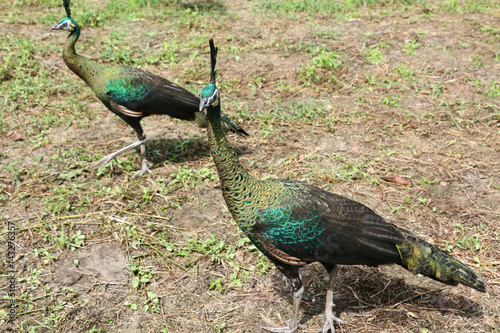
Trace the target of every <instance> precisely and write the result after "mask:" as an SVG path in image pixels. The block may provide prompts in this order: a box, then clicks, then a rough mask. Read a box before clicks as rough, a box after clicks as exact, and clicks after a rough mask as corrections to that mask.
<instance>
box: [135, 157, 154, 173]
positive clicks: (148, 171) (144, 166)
mask: <svg viewBox="0 0 500 333" xmlns="http://www.w3.org/2000/svg"><path fill="white" fill-rule="evenodd" d="M146 172H147V173H152V171H151V170H149V168H148V165H147V161H146V160H142V168H141V170H137V171H135V172H134V174H136V175H137V177H142V176H144V174H145V173H146Z"/></svg>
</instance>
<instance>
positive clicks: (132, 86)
mask: <svg viewBox="0 0 500 333" xmlns="http://www.w3.org/2000/svg"><path fill="white" fill-rule="evenodd" d="M150 93H151V90H150V89H149V88H148V87H147V86H145V85H144V84H142V83H141V82H140V80H128V79H126V78H120V79H116V80H109V81H108V82H106V94H107V95H108V97H109V98H110V99H112V100H114V101H134V100H143V101H144V100H146V99H147V97H148V95H149V94H150Z"/></svg>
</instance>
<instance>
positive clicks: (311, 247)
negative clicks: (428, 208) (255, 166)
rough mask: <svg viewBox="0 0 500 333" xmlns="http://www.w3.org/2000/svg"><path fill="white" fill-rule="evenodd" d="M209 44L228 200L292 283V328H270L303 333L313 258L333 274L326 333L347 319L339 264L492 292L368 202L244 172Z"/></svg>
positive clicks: (205, 105)
mask: <svg viewBox="0 0 500 333" xmlns="http://www.w3.org/2000/svg"><path fill="white" fill-rule="evenodd" d="M210 47H211V58H212V73H211V82H210V84H209V85H208V86H207V87H206V88H204V89H203V90H202V92H201V101H200V110H203V109H206V110H207V119H208V137H209V142H210V149H211V154H212V157H213V159H214V162H215V165H216V168H217V171H218V174H219V178H220V182H221V188H222V194H223V197H224V200H225V202H226V204H227V206H228V208H229V211H230V212H231V214H232V216H233V218H234V220H235V221H236V223H237V224H238V225H239V226H240V227H241V229H242V230H243V231H244V232H245V234H246V235H247V236H248V238H249V239H250V240H251V241H252V243H253V244H255V246H256V247H257V248H258V249H259V250H260V251H262V252H263V253H264V254H265V255H266V256H267V257H268V258H269V259H270V260H271V261H272V262H273V263H274V264H275V265H276V266H277V268H278V269H279V270H280V271H282V272H283V273H284V274H285V275H286V276H287V277H288V278H289V279H290V280H291V282H292V288H293V295H294V314H293V319H292V321H291V322H290V323H289V327H285V328H278V329H269V330H275V331H282V332H294V331H296V330H297V328H298V312H299V303H300V299H301V296H302V293H303V290H304V289H303V286H302V283H301V281H300V278H299V273H298V270H299V267H300V266H302V265H305V264H308V263H311V262H314V261H319V262H320V263H322V264H323V265H324V266H325V268H326V269H327V271H328V272H329V274H330V282H329V288H328V292H327V301H326V308H325V325H324V327H323V332H324V333H327V332H328V331H329V330H331V331H332V332H334V331H335V330H334V324H333V322H334V321H338V322H340V320H339V319H338V318H335V317H334V316H333V312H332V307H333V288H334V282H335V277H336V272H337V265H339V264H343V265H357V264H364V265H372V266H375V265H380V264H390V263H395V264H399V265H401V266H403V267H404V268H406V269H408V270H409V271H411V272H413V273H420V274H424V275H426V276H428V277H430V278H432V279H435V280H438V281H441V282H443V283H446V284H451V285H457V284H458V283H462V284H464V285H466V286H469V287H471V288H474V289H477V290H479V291H485V285H484V282H483V280H482V279H481V277H479V276H478V275H477V274H476V273H475V272H474V271H473V270H471V269H470V268H469V267H467V266H466V265H464V264H463V263H461V262H460V261H458V260H457V259H455V258H453V257H452V256H450V255H448V254H446V253H445V252H443V251H442V250H440V249H439V248H437V247H435V246H433V245H431V244H429V243H427V242H425V241H423V240H421V239H419V238H417V237H416V236H414V235H412V234H411V233H410V232H409V231H407V230H405V229H402V228H399V227H397V226H395V225H393V224H391V223H389V222H388V221H386V220H385V219H384V218H382V217H380V216H378V215H377V214H375V212H374V211H373V210H371V209H370V208H368V207H366V206H365V205H363V204H361V203H358V202H356V201H353V200H350V199H347V198H344V197H342V196H340V195H337V194H333V193H330V192H327V191H324V190H322V189H319V188H317V187H314V186H312V185H308V184H305V183H301V182H297V181H291V180H278V179H276V180H265V181H263V180H259V179H257V178H255V177H253V176H251V175H250V174H249V173H248V172H247V171H246V170H245V169H243V167H242V166H241V164H240V163H239V160H238V157H237V156H236V154H235V152H234V151H233V149H232V147H231V145H230V144H229V142H228V141H227V139H226V137H225V135H224V132H223V131H222V128H221V125H220V108H221V107H220V101H219V93H218V91H217V87H216V85H215V69H214V68H215V62H216V54H217V49H216V48H215V47H214V45H213V41H212V40H210Z"/></svg>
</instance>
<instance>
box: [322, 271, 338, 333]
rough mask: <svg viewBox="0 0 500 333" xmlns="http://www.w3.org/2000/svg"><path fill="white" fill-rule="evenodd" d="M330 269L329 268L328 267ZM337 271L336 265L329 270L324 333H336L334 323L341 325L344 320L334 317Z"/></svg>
mask: <svg viewBox="0 0 500 333" xmlns="http://www.w3.org/2000/svg"><path fill="white" fill-rule="evenodd" d="M327 269H328V267H327ZM337 270H338V266H337V265H334V266H333V267H332V268H331V269H328V273H329V275H330V277H329V279H328V291H327V292H326V304H325V324H324V325H323V330H322V331H320V332H322V333H328V331H330V332H331V333H335V327H334V326H333V322H334V321H336V322H337V323H339V324H340V323H341V322H342V320H340V319H339V318H337V317H335V316H334V315H333V306H334V305H335V304H333V288H334V287H335V280H336V278H337Z"/></svg>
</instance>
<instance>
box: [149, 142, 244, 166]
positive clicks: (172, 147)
mask: <svg viewBox="0 0 500 333" xmlns="http://www.w3.org/2000/svg"><path fill="white" fill-rule="evenodd" d="M235 151H236V153H237V154H238V155H244V154H247V153H249V150H248V149H246V148H245V147H241V148H238V147H235ZM209 156H210V146H209V144H208V142H207V140H206V138H189V139H165V138H157V139H151V140H148V141H146V159H147V160H148V161H149V162H151V163H153V165H154V166H153V168H157V167H159V166H161V165H163V164H164V163H165V162H169V163H182V162H187V161H196V160H199V159H202V158H206V157H209Z"/></svg>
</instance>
